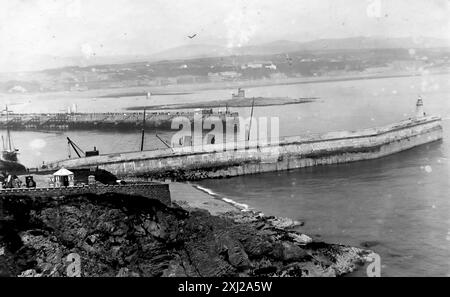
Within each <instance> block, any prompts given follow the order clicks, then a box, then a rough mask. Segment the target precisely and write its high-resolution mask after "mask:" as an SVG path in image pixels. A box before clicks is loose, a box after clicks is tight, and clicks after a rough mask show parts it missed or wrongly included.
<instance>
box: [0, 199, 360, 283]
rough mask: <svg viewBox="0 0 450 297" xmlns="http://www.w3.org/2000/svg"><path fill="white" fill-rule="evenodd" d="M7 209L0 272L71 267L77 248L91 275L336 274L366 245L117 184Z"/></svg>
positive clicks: (38, 272)
mask: <svg viewBox="0 0 450 297" xmlns="http://www.w3.org/2000/svg"><path fill="white" fill-rule="evenodd" d="M0 215H1V216H0V218H1V220H0V275H2V276H67V275H68V274H69V275H72V274H73V271H75V270H73V265H74V262H73V259H74V257H73V255H77V256H79V262H78V263H79V272H80V274H81V276H87V277H91V276H337V275H343V274H346V273H348V272H351V271H353V270H354V269H355V268H357V267H358V265H359V264H361V263H363V262H364V260H365V257H366V256H367V255H368V251H365V250H361V249H357V248H351V247H346V246H342V245H333V244H326V243H318V242H312V241H311V240H310V238H309V237H307V236H305V235H303V234H300V233H298V232H295V231H290V230H288V229H286V228H285V227H286V226H283V224H280V222H279V221H277V220H276V219H275V218H273V217H264V216H262V215H258V214H254V213H238V212H233V213H227V214H224V215H221V216H212V215H210V213H209V212H207V211H205V210H200V209H185V208H182V207H180V206H177V205H174V206H173V207H168V206H165V205H164V204H162V203H160V202H159V201H156V200H151V199H146V198H143V197H137V196H125V195H120V194H104V195H82V196H68V197H59V198H51V199H49V198H46V199H38V198H30V197H3V198H2V197H0ZM74 253H75V254H74ZM69 255H71V256H69ZM68 256H69V257H68Z"/></svg>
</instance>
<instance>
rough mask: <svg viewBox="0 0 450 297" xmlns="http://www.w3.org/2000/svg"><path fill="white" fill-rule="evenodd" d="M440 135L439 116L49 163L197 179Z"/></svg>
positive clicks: (343, 156)
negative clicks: (226, 146)
mask: <svg viewBox="0 0 450 297" xmlns="http://www.w3.org/2000/svg"><path fill="white" fill-rule="evenodd" d="M441 138H442V126H441V124H440V118H434V117H429V118H423V119H421V120H420V121H416V120H409V121H405V122H402V123H399V124H396V125H390V126H386V127H382V128H374V129H366V130H362V131H358V132H350V131H342V132H333V133H327V134H323V135H320V136H311V137H289V138H285V139H283V140H282V141H280V142H279V143H276V144H271V145H264V146H262V145H260V144H258V143H252V142H247V143H237V144H235V145H236V146H235V148H234V149H231V150H225V151H223V148H222V147H220V146H218V145H204V146H202V147H181V148H174V149H165V150H158V151H144V152H133V153H121V154H110V155H103V156H96V157H90V158H83V159H72V160H65V161H61V162H56V163H53V164H50V167H53V168H55V169H56V168H60V167H62V166H65V167H67V168H76V167H90V166H91V167H92V166H98V167H99V168H101V169H105V170H107V171H110V172H111V173H113V174H115V175H117V176H119V177H125V176H142V177H147V178H154V179H173V180H198V179H203V178H216V177H228V176H237V175H244V174H255V173H261V172H269V171H281V170H289V169H295V168H301V167H308V166H316V165H326V164H337V163H346V162H353V161H360V160H368V159H375V158H380V157H383V156H386V155H390V154H394V153H397V152H400V151H403V150H407V149H410V148H412V147H415V146H418V145H422V144H425V143H429V142H432V141H436V140H439V139H441Z"/></svg>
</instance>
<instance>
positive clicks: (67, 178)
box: [52, 167, 75, 188]
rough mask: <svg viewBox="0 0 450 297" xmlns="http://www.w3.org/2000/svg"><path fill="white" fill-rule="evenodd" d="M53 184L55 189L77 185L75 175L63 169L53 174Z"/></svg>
mask: <svg viewBox="0 0 450 297" xmlns="http://www.w3.org/2000/svg"><path fill="white" fill-rule="evenodd" d="M52 182H53V184H54V187H55V188H61V187H73V186H74V185H75V182H74V174H73V172H72V171H69V170H67V169H66V168H64V167H63V168H61V169H59V170H58V171H56V172H55V173H53V176H52Z"/></svg>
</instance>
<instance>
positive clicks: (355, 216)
mask: <svg viewBox="0 0 450 297" xmlns="http://www.w3.org/2000/svg"><path fill="white" fill-rule="evenodd" d="M449 81H450V76H449V75H440V76H429V77H411V78H395V79H379V80H368V81H364V80H359V81H346V82H333V83H321V84H310V85H308V84H302V85H289V86H271V87H259V88H251V89H248V90H247V94H248V96H291V97H300V96H302V97H306V96H312V97H314V96H318V97H321V100H320V102H317V103H311V104H302V105H296V106H279V107H276V108H273V107H271V108H267V107H265V108H258V109H256V110H255V115H256V116H267V115H269V116H279V117H280V126H281V131H280V134H281V135H296V134H302V133H308V132H325V131H336V130H341V129H348V130H356V129H361V128H367V127H374V126H378V125H384V124H388V123H391V122H395V121H398V120H401V119H404V118H407V117H409V116H411V115H412V114H413V112H414V107H415V106H414V105H415V101H416V98H417V96H418V94H419V93H420V94H421V95H422V96H423V98H424V103H425V109H426V111H427V112H428V113H429V114H439V115H442V116H443V117H444V118H447V119H449V118H450V101H449V100H450V98H449V94H450V85H449ZM231 92H232V91H230V90H219V91H207V92H199V93H197V94H192V95H186V96H175V97H174V98H172V99H170V98H169V99H167V98H166V97H165V98H164V100H165V101H164V102H163V103H175V102H187V101H193V100H197V101H201V100H204V99H205V98H209V99H211V100H213V99H217V97H219V98H220V97H224V98H227V97H228V96H229V93H231ZM40 97H41V98H38V99H39V100H44V99H45V98H42V96H40ZM38 99H36V98H31V99H30V101H31V102H34V101H33V100H38ZM51 100H53V101H51V102H58V104H59V106H60V107H58V108H61V106H63V107H64V105H68V104H71V103H72V102H73V100H74V99H73V98H70V99H65V100H66V101H64V100H62V101H55V100H56V99H54V98H53V99H51ZM102 100H103V101H102V102H106V101H104V100H106V99H102ZM111 100H121V101H114V102H120V104H111V106H116V108H121V107H125V106H127V105H136V104H137V103H138V102H137V101H139V100H141V99H136V100H134V101H123V99H111ZM127 100H128V99H127ZM156 100H157V102H156V103H155V104H157V103H158V104H159V103H161V102H159V101H158V100H163V99H162V98H159V99H156ZM77 102H78V104H79V109H80V110H82V109H83V108H88V107H87V106H88V105H89V102H90V100H87V99H86V98H84V99H79V100H78V101H77ZM108 102H109V101H108ZM47 104H48V103H47ZM102 104H104V103H102ZM139 104H140V103H139ZM56 105H57V104H56ZM52 106H55V104H52ZM19 108H22V111H27V108H28V107H27V105H26V104H25V105H22V106H19ZM101 108H103V109H104V105H103V107H102V105H101V104H100V103H99V102H98V101H95V103H94V104H93V109H92V110H96V109H101ZM238 111H239V112H240V113H241V114H242V115H244V116H246V115H247V116H248V114H249V110H248V109H239V110H238ZM151 134H152V131H149V132H148V136H147V138H146V139H147V142H146V148H156V147H163V145H162V144H161V143H160V142H159V141H158V140H157V139H156V138H154V137H152V136H151ZM158 134H162V135H163V137H165V138H166V139H170V136H171V135H170V133H167V132H166V133H161V132H160V131H159V132H158ZM66 135H67V136H69V137H71V138H72V139H73V140H74V141H75V142H77V144H79V145H80V146H81V147H82V148H85V149H88V148H91V147H92V146H93V145H96V146H97V147H98V148H99V149H100V151H101V152H102V153H109V152H118V151H132V150H137V149H138V148H139V141H140V136H139V132H138V131H136V133H134V134H133V133H126V134H124V133H120V134H119V133H106V132H95V131H93V132H69V133H63V132H61V133H59V134H54V133H37V132H14V134H13V136H14V140H15V142H16V145H17V147H19V148H20V149H21V152H22V155H21V160H22V162H23V163H25V164H26V165H27V166H36V165H38V164H40V163H41V162H42V161H43V160H55V159H62V158H66V157H67V145H66V140H65V136H66ZM449 137H450V121H449V120H446V121H444V141H442V142H436V143H432V144H428V145H424V146H421V147H418V148H414V149H412V150H409V151H405V152H402V153H399V154H395V155H392V156H389V157H385V158H382V159H378V160H370V161H363V162H357V163H351V164H339V165H330V166H321V167H313V168H304V169H299V170H293V171H288V172H278V173H266V174H260V175H253V176H242V177H235V178H230V179H221V180H206V181H202V182H200V183H199V185H200V186H202V187H203V188H206V189H210V190H211V191H213V192H215V193H217V195H220V196H221V197H225V198H228V199H233V200H234V201H236V202H237V203H242V204H247V205H249V206H250V207H253V208H256V209H258V210H262V211H263V212H264V213H266V214H272V215H279V216H286V217H292V218H294V219H298V220H302V221H305V222H306V224H305V226H304V227H302V229H301V230H302V231H304V232H305V233H307V234H311V235H312V236H313V237H316V239H318V240H324V241H329V242H340V243H343V244H351V245H355V246H358V245H361V244H362V243H364V242H365V243H369V245H370V246H371V247H370V248H371V249H373V250H374V251H375V252H377V253H379V254H380V255H381V261H382V265H383V266H382V275H387V276H445V275H449V273H450V263H449V259H450V248H449V247H450V206H449V204H450V203H449V195H448V192H449V189H450V182H449V178H450V176H449V172H450V153H449V152H450V144H449V139H450V138H449Z"/></svg>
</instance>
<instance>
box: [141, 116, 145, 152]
mask: <svg viewBox="0 0 450 297" xmlns="http://www.w3.org/2000/svg"><path fill="white" fill-rule="evenodd" d="M144 137H145V108H144V118H143V120H142V136H141V152H142V151H143V150H144Z"/></svg>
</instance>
